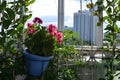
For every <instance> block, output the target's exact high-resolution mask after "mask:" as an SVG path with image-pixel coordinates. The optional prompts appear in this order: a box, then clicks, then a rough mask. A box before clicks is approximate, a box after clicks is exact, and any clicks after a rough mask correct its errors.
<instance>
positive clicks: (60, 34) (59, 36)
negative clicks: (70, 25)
mask: <svg viewBox="0 0 120 80" xmlns="http://www.w3.org/2000/svg"><path fill="white" fill-rule="evenodd" d="M56 38H57V41H58V43H59V44H61V43H62V39H63V34H62V32H58V33H57V36H56Z"/></svg>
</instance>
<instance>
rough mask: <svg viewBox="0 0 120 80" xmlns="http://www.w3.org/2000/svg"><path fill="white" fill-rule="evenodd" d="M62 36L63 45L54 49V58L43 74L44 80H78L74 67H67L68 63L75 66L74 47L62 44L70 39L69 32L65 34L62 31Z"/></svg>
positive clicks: (76, 52) (75, 51) (75, 55)
mask: <svg viewBox="0 0 120 80" xmlns="http://www.w3.org/2000/svg"><path fill="white" fill-rule="evenodd" d="M63 35H64V37H63V44H62V45H60V46H59V47H58V48H56V49H55V54H54V58H53V60H52V61H51V62H50V64H49V67H48V68H47V70H46V71H45V72H44V73H43V77H44V79H45V80H49V79H51V80H78V77H77V74H76V69H75V67H70V66H69V64H70V63H71V64H73V65H76V64H75V61H76V60H75V59H76V57H77V55H78V51H77V50H76V49H75V46H74V45H73V46H72V45H66V44H64V43H66V42H67V40H68V39H70V38H71V34H69V31H68V32H65V33H64V31H63ZM66 36H67V37H66ZM68 36H69V37H68ZM70 59H71V60H70ZM53 69H54V70H53ZM51 73H52V74H51ZM64 74H65V75H64Z"/></svg>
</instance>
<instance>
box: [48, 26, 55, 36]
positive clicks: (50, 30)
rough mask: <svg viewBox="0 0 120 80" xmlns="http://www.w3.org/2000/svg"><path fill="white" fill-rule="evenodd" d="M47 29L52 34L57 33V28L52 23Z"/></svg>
mask: <svg viewBox="0 0 120 80" xmlns="http://www.w3.org/2000/svg"><path fill="white" fill-rule="evenodd" d="M47 31H48V32H49V33H50V34H51V35H53V36H55V35H56V33H57V28H56V26H55V25H53V24H50V25H48V28H47Z"/></svg>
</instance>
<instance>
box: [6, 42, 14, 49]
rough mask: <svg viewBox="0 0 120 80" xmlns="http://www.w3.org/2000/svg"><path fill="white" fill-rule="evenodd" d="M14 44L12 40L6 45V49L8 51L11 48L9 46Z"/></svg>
mask: <svg viewBox="0 0 120 80" xmlns="http://www.w3.org/2000/svg"><path fill="white" fill-rule="evenodd" d="M13 43H14V40H10V41H9V42H8V43H7V48H8V49H10V48H11V45H12V44H13Z"/></svg>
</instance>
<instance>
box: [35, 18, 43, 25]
mask: <svg viewBox="0 0 120 80" xmlns="http://www.w3.org/2000/svg"><path fill="white" fill-rule="evenodd" d="M33 22H34V23H39V24H42V19H40V18H39V17H35V18H34V20H33Z"/></svg>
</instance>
